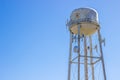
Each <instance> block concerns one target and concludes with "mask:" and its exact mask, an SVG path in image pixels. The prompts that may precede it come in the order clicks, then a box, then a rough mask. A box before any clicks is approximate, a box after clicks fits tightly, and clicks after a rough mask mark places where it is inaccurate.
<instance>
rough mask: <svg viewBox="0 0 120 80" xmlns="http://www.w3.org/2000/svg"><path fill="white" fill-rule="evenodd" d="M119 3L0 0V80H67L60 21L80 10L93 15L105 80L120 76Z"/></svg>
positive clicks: (66, 37) (65, 46) (66, 42)
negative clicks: (103, 41) (102, 41)
mask: <svg viewBox="0 0 120 80" xmlns="http://www.w3.org/2000/svg"><path fill="white" fill-rule="evenodd" d="M119 3H120V1H119V0H48V1H45V0H0V80H67V67H68V51H69V50H68V49H69V31H68V30H67V29H66V26H65V24H66V21H67V19H69V16H70V14H71V12H72V11H73V10H74V9H76V8H80V7H91V8H94V9H96V10H97V11H98V14H99V21H100V25H101V33H102V36H103V37H105V38H106V47H104V57H105V65H106V71H107V77H108V80H118V79H119V72H120V69H119V68H120V62H119V60H120V58H119V57H120V54H119V52H120V37H119V33H120V32H119V31H120V24H119V23H120V21H119V19H120V15H119V14H120V9H119V7H120V4H119Z"/></svg>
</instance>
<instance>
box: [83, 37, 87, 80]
mask: <svg viewBox="0 0 120 80" xmlns="http://www.w3.org/2000/svg"><path fill="white" fill-rule="evenodd" d="M84 55H85V58H84V70H85V80H88V60H87V44H86V36H84Z"/></svg>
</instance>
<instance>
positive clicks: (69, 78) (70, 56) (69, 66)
mask: <svg viewBox="0 0 120 80" xmlns="http://www.w3.org/2000/svg"><path fill="white" fill-rule="evenodd" d="M71 58H72V33H71V32H70V47H69V61H68V80H71V77H70V76H71V64H72V63H71Z"/></svg>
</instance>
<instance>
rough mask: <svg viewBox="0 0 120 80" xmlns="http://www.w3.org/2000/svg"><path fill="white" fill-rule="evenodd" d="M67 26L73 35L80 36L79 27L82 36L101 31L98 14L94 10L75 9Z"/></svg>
mask: <svg viewBox="0 0 120 80" xmlns="http://www.w3.org/2000/svg"><path fill="white" fill-rule="evenodd" d="M67 25H68V27H69V30H70V31H71V32H72V33H73V34H78V26H80V34H81V35H82V34H84V35H91V34H93V33H95V32H96V31H97V30H98V29H99V23H98V13H97V12H96V10H94V9H92V8H78V9H75V10H74V11H73V12H72V14H71V16H70V21H69V22H68V23H67Z"/></svg>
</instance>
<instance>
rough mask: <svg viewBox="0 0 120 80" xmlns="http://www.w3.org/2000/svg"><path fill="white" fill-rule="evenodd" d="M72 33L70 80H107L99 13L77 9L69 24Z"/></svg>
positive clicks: (103, 40) (92, 10) (72, 14)
mask: <svg viewBox="0 0 120 80" xmlns="http://www.w3.org/2000/svg"><path fill="white" fill-rule="evenodd" d="M67 26H68V29H69V32H70V49H69V50H70V51H69V65H68V80H106V72H105V66H104V58H103V51H102V46H103V44H104V45H105V39H102V38H101V34H100V25H99V21H98V13H97V12H96V10H94V9H91V8H78V9H75V10H74V11H73V12H72V13H71V16H70V20H69V22H68V23H67Z"/></svg>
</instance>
